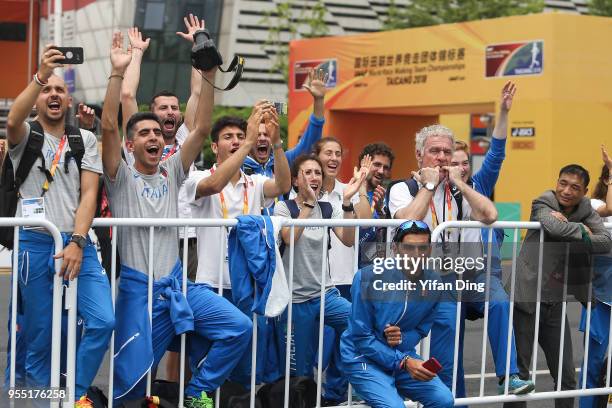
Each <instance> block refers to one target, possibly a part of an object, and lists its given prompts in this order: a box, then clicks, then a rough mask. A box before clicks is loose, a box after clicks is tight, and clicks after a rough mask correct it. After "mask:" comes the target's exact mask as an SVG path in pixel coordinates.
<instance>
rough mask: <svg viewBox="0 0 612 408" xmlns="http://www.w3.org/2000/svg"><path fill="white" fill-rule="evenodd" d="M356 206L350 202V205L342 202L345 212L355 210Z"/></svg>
mask: <svg viewBox="0 0 612 408" xmlns="http://www.w3.org/2000/svg"><path fill="white" fill-rule="evenodd" d="M354 210H355V207H353V203H349V205H344V204H342V211H344V212H353V211H354Z"/></svg>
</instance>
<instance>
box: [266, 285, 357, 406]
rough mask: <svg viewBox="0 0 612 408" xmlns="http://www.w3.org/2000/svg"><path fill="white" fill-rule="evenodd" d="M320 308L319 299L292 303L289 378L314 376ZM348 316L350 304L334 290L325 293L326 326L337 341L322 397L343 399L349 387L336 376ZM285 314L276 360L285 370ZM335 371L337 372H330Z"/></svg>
mask: <svg viewBox="0 0 612 408" xmlns="http://www.w3.org/2000/svg"><path fill="white" fill-rule="evenodd" d="M320 307H321V302H320V298H319V297H317V298H315V299H312V300H309V301H307V302H303V303H294V304H293V311H292V313H293V321H292V329H291V330H292V331H291V333H292V334H291V337H292V339H291V340H292V343H293V347H292V353H291V361H290V366H291V375H292V376H307V377H312V376H313V369H314V366H315V361H316V355H317V349H318V338H319V311H320ZM350 313H351V304H350V302H349V301H348V300H346V299H344V298H343V297H341V296H340V293H339V291H338V289H336V288H333V289H330V290H328V291H327V293H326V294H325V321H324V323H325V325H326V326H330V327H332V328H333V329H334V330H335V332H336V342H335V344H334V353H333V355H332V362H333V361H334V360H335V363H330V368H331V367H332V366H333V367H335V368H333V369H332V372H331V373H330V372H329V371H330V370H329V369H328V370H327V371H328V372H327V373H326V377H328V378H329V377H330V375H331V378H332V380H331V381H330V380H329V379H328V381H327V383H326V384H325V390H324V397H325V398H328V399H333V400H340V399H342V398H344V395H345V394H346V390H347V388H348V381H347V379H346V376H345V375H341V373H339V371H338V369H337V367H338V365H339V364H340V350H339V348H340V341H339V340H340V336H341V335H342V333H343V332H344V330H345V329H346V327H347V324H348V318H349V315H350ZM286 327H287V312H285V313H283V314H282V315H281V316H280V317H279V318H278V321H277V324H276V330H277V336H276V337H277V339H278V341H279V345H278V349H279V354H280V356H279V360H280V367H282V368H283V370H284V367H285V350H286V347H287V346H286V344H287V343H286V337H287V331H286ZM333 370H336V371H333Z"/></svg>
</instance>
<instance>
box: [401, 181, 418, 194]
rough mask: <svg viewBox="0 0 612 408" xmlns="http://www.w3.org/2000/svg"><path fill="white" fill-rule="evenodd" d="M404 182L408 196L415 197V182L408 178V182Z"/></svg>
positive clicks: (416, 185) (416, 188) (416, 187)
mask: <svg viewBox="0 0 612 408" xmlns="http://www.w3.org/2000/svg"><path fill="white" fill-rule="evenodd" d="M404 182H405V183H406V185H407V186H408V191H410V195H411V196H412V197H416V195H417V193H418V192H419V183H417V181H416V180H415V179H414V178H409V179H408V180H405V181H404Z"/></svg>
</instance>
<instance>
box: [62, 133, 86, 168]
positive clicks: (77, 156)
mask: <svg viewBox="0 0 612 408" xmlns="http://www.w3.org/2000/svg"><path fill="white" fill-rule="evenodd" d="M65 129H66V136H67V137H68V145H69V146H70V150H68V151H67V152H66V153H65V154H64V172H65V173H68V164H69V163H70V158H73V159H74V160H75V162H76V165H77V168H78V169H79V174H80V173H81V163H82V162H83V156H84V155H85V143H84V142H83V136H82V135H81V130H80V129H79V128H76V127H74V126H70V125H66V128H65Z"/></svg>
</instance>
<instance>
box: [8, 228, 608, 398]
mask: <svg viewBox="0 0 612 408" xmlns="http://www.w3.org/2000/svg"><path fill="white" fill-rule="evenodd" d="M401 222H402V220H329V219H321V220H298V219H286V220H283V225H285V226H289V227H291V235H290V236H291V241H293V240H294V231H295V227H323V228H325V231H324V242H323V246H322V248H323V251H324V253H323V254H322V266H323V268H322V272H323V271H325V270H326V268H325V264H324V263H323V262H324V260H325V259H326V257H327V254H326V253H325V252H326V251H327V250H328V249H327V239H328V234H327V228H330V227H355V226H356V227H373V226H375V227H396V226H397V225H399V224H401ZM26 224H27V225H40V226H43V227H46V228H47V229H49V230H50V231H52V232H53V236H54V239H55V241H56V250H57V251H59V250H61V243H62V240H61V236H60V235H59V232H58V231H57V229H56V228H55V227H54V226H53V225H52V224H50V223H49V222H46V221H42V222H40V224H39V223H38V222H36V223H34V222H32V221H27V222H26V221H24V220H20V219H18V218H12V219H10V221H9V219H0V226H2V225H26ZM236 224H237V221H236V220H233V219H231V220H230V219H227V220H224V219H118V218H104V219H96V220H94V224H93V226H98V227H111V228H112V263H111V265H112V266H111V271H110V272H111V294H112V298H113V304H114V302H115V296H116V280H115V277H116V273H117V271H116V251H117V228H119V227H126V226H130V227H143V228H149V248H148V255H149V259H153V255H154V248H155V245H154V244H155V228H156V227H179V228H184V230H185V236H187V235H186V232H187V227H189V226H193V227H225V228H230V227H233V226H235V225H236ZM606 227H607V228H609V229H612V223H610V224H607V225H606ZM448 228H489V229H490V230H489V238H490V237H491V234H492V228H512V229H514V239H513V241H514V242H513V255H512V285H511V292H510V306H511V307H510V318H509V322H510V324H509V326H510V327H509V331H508V340H509V339H510V336H511V335H512V318H513V316H512V313H513V308H512V305H513V304H514V279H515V274H516V259H517V247H518V242H519V241H520V240H519V239H518V238H519V233H518V231H519V230H520V229H540V224H539V223H536V222H506V221H501V222H496V223H494V224H492V225H488V226H487V225H484V224H481V223H479V222H473V221H450V222H444V223H442V224H440V225H439V226H438V227H437V228H436V229H435V230H434V231H433V232H432V241H435V240H436V239H437V238H438V237H439V236H440V234H441V233H442V232H443V231H444V230H445V229H448ZM391 230H392V228H388V231H387V242H390V241H391V240H390V236H391ZM540 231H541V230H540ZM543 242H544V234H543V232H541V233H540V261H539V273H538V298H537V306H536V307H537V309H536V316H537V317H536V319H538V320H536V327H535V330H536V332H535V337H534V352H533V371H532V380H533V381H534V383H535V379H536V362H537V351H538V350H537V347H538V343H537V338H538V322H539V309H540V288H541V279H542V276H541V273H542V256H541V255H542V249H543V246H542V244H543ZM177 245H178V243H177ZM358 246H359V231H358V228H356V230H355V252H354V255H355V256H354V259H353V265H354V270H356V269H357V263H358V254H359V248H358ZM226 247H227V246H226V242H225V241H224V242H222V243H221V248H223V250H222V251H220V254H219V256H220V260H221V262H220V270H219V295H222V292H223V289H222V286H223V265H224V258H225V255H226V254H225V249H226ZM490 249H491V240H490V239H489V252H488V253H490V252H491V251H490ZM16 252H17V251H15V253H16ZM187 256H188V246H187V245H184V246H183V253H182V260H183V292H184V293H186V289H187V262H186V261H187ZM13 257H14V258H13V259H14V265H13V273H15V272H16V264H17V262H16V261H17V258H16V256H15V255H13ZM289 257H290V268H289V271H286V272H287V273H288V285H289V292H290V294H291V298H290V302H289V305H288V309H287V314H288V316H287V324H288V326H287V335H286V339H287V341H286V343H287V345H286V350H285V356H286V359H285V360H286V361H285V396H284V407H285V408H288V407H289V373H290V358H289V357H290V350H291V340H290V339H291V330H292V327H291V321H292V299H293V293H292V292H293V290H292V289H293V273H294V271H293V260H294V246H293V245H290V246H289ZM60 265H61V261H60V260H58V261H56V264H55V266H56V269H58V268H59V267H60ZM490 267H491V264H490V259H488V260H487V293H486V300H485V302H486V303H485V305H486V306H485V316H484V327H483V336H482V342H483V347H482V361H481V372H480V391H479V395H478V396H477V397H468V398H458V399H456V400H455V405H467V404H470V405H478V404H488V403H499V402H507V401H535V400H544V399H555V398H564V397H580V396H588V395H604V394H612V387H610V379H609V378H607V381H606V387H604V388H596V389H586V361H587V358H588V341H589V328H590V320H589V319H587V327H586V333H585V334H586V336H585V343H584V344H585V356H584V361H585V363H584V366H583V370H584V371H585V375H584V376H583V382H582V386H581V389H578V390H565V391H561V389H560V388H561V381H558V385H557V390H555V391H552V392H535V393H532V394H528V395H523V396H515V395H508V381H507V379H508V377H509V376H508V370H509V359H510V349H509V347H510V346H509V345H510V344H511V343H510V341H508V343H507V344H508V347H507V350H506V384H505V393H504V395H492V396H485V395H484V378H485V377H486V376H490V374H489V375H487V374H486V373H485V362H486V341H487V325H488V302H489V298H488V296H489V295H488V290H489V285H488V284H489V281H490ZM148 273H149V285H148V305H149V316H151V313H152V293H153V280H152V279H151V278H152V276H153V263H152V262H150V263H149V271H148ZM326 279H327V277H326V275H325V273H322V279H321V280H322V285H321V286H322V287H321V292H320V300H321V302H320V305H321V306H320V319H319V350H322V348H323V335H322V334H323V328H324V309H325V290H324V288H325V285H326V282H325V281H326ZM61 284H62V282H61V280H59V279H58V278H56V280H55V288H56V289H58V288H59V289H60V290H56V291H55V293H54V317H55V316H58V315H60V314H61V304H60V305H59V306H58V305H56V297H57V296H56V295H58V294H59V298H58V302H59V299H61ZM70 288H71V290H70V291H69V292H68V296H67V298H68V300H67V304H68V305H69V306H70V307H69V322H70V326H71V327H70V329H69V333H68V356H67V358H68V368H69V372H68V378H67V386H68V389H69V391H70V394H69V397H68V399H67V401H66V402H67V403H68V404H72V403H74V381H75V378H74V361H75V356H76V349H75V345H76V329H75V328H76V314H77V310H76V301H75V299H76V281H74V283H73V284H71V285H70ZM13 292H14V294H15V293H16V280H15V279H14V280H13ZM71 299H72V300H71ZM459 301H460V300H459ZM565 303H566V302H564V305H563V312H562V313H563V317H565V313H566V305H565ZM459 306H460V304H459ZM12 308H13V309H16V305H15V303H14V302H13V304H12ZM457 310H458V311H457V322H456V328H457V330H456V338H455V351H454V372H453V387H452V391H453V395H455V388H456V376H457V358H458V357H457V356H458V352H457V351H458V344H459V342H458V338H459V324H460V307H458V308H457ZM587 312H588V313H587V316H590V304H589V306H588V310H587ZM14 315H15V310H13V316H14ZM56 320H57V319H54V326H53V329H54V332H53V333H54V335H53V338H57V337H56V336H55V334H56V333H59V322H58V323H57V328H56ZM610 323H611V326H612V319H611V322H610ZM12 326H13V327H12V333H11V336H12V337H11V340H12V342H11V349H12V354H11V356H12V358H11V380H12V381H13V383H11V384H14V363H15V362H14V358H15V332H14V326H15V319H13V321H12ZM562 327H564V326H562ZM55 330H58V331H57V332H56V331H55ZM185 339H186V337H185V335H184V334H183V335H182V336H181V353H180V374H179V387H180V393H179V395H180V402H179V406H182V404H183V392H184V387H185V378H184V365H185ZM563 339H564V337H563V332H562V333H561V342H562V343H561V345H560V346H561V353H560V356H559V361H562V358H563V356H562V353H563V351H562V350H563ZM56 343H57V342H56ZM56 343H54V344H53V355H54V359H53V361H52V373H53V375H52V384H51V385H52V386H54V384H56V386H58V385H59V344H56ZM252 343H253V344H252V368H251V394H250V395H251V398H250V406H251V407H253V408H254V407H255V393H256V384H255V381H256V377H255V372H256V371H255V370H256V350H257V319H256V315H255V314H254V315H253V342H252ZM610 343H612V342H609V344H608V367H607V368H608V371H609V369H610V362H611V359H610V355H611V352H612V347H611V346H610ZM109 349H110V353H109V355H110V356H111V358H110V372H109V386H108V399H109V401H113V359H112V356H113V355H114V335H113V338H112V339H111V343H110V346H109ZM420 351H421V355H422V356H423V357H424V358H427V357H428V355H429V342H428V339H425V341H423V342H422V344H421V346H420ZM56 354H57V355H56ZM561 366H562V365H561V364H560V368H561ZM70 371H71V372H70ZM321 378H322V353H320V352H319V355H318V364H317V374H316V382H317V407H319V406H320V403H321ZM560 378H561V376H560V375H559V379H560ZM150 390H151V373H150V372H149V374H148V376H147V394H149V393H150ZM348 398H349V401H348V406H352V407H363V408H367V406H366V405H360V404H353V403H352V400H351V399H352V392H351V388H350V385H349V392H348ZM415 405H416V404H415V403H413V402H406V406H415ZM70 406H71V405H70ZM215 406H217V407H220V393H219V392H217V393H216V405H215Z"/></svg>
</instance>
